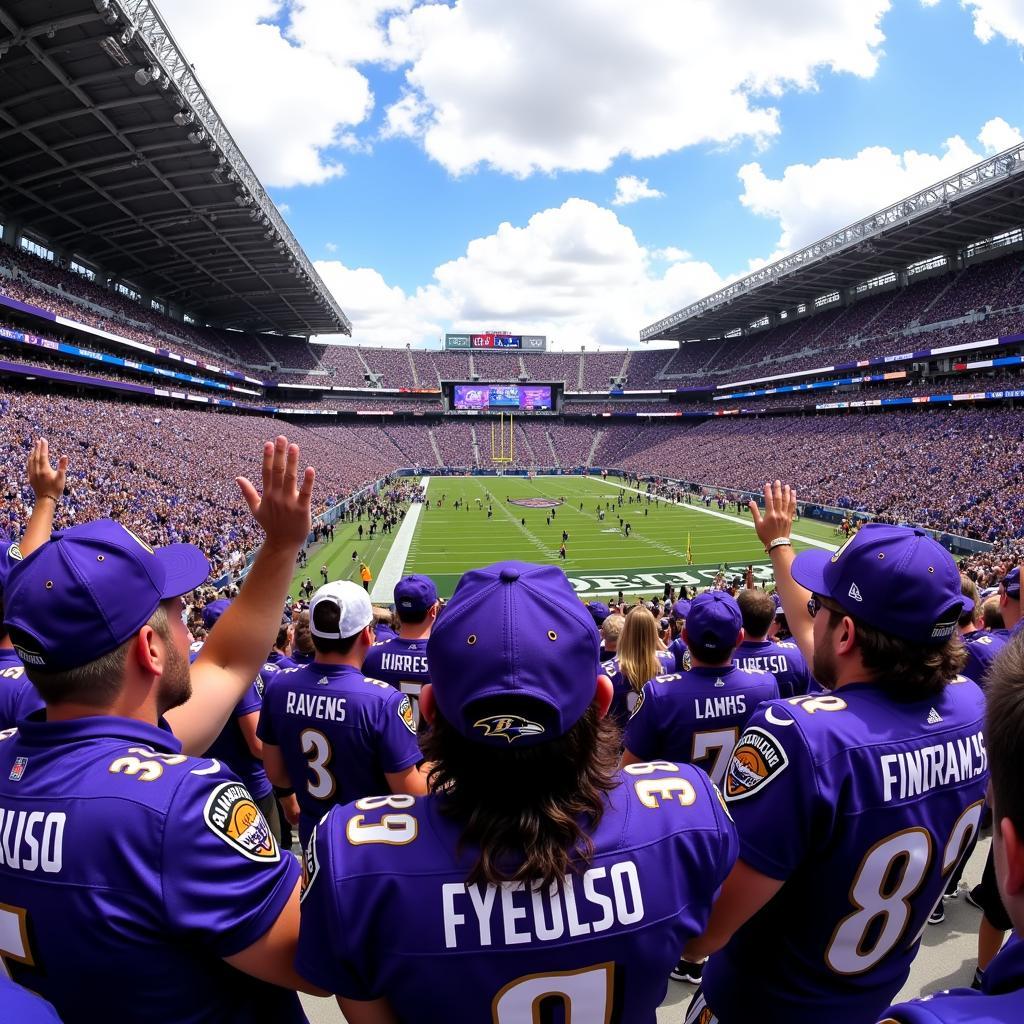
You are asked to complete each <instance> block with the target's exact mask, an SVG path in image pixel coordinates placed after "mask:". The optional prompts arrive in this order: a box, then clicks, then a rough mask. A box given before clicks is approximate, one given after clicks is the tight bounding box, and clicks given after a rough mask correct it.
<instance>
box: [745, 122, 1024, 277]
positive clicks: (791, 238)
mask: <svg viewBox="0 0 1024 1024" xmlns="http://www.w3.org/2000/svg"><path fill="white" fill-rule="evenodd" d="M1013 137H1016V138H1019V137H1020V132H1019V130H1018V129H1016V128H1013V127H1012V126H1011V125H1009V124H1007V123H1006V122H1005V121H1004V120H1003V119H1002V118H993V119H992V120H990V121H988V122H986V124H985V125H984V127H983V128H982V129H981V132H980V133H979V135H978V141H979V142H980V143H981V144H982V149H983V150H984V152H978V151H977V150H975V149H974V148H972V147H971V146H970V145H969V144H968V143H966V142H965V141H964V140H963V139H962V138H961V137H960V136H959V135H954V136H952V137H951V138H949V139H947V140H946V141H945V142H944V143H943V144H942V146H941V147H940V152H939V153H935V154H933V153H919V152H917V151H916V150H907V151H905V152H903V153H896V152H893V151H892V150H891V149H888V148H887V147H885V146H869V147H867V148H866V149H862V150H861V151H860V152H859V153H857V154H856V155H855V156H853V157H849V158H842V157H827V158H825V159H822V160H819V161H818V162H817V163H815V164H791V165H790V166H788V167H787V168H786V169H785V170H784V171H783V173H782V176H781V177H779V178H771V177H769V176H768V175H767V174H766V173H765V171H764V169H763V168H762V167H761V165H760V164H758V163H749V164H745V165H744V166H743V167H741V168H740V170H739V178H740V181H741V182H742V183H743V193H742V194H741V195H740V202H742V203H743V205H744V206H746V207H747V208H748V209H749V210H751V211H752V212H753V213H756V214H758V215H759V216H762V217H769V218H772V219H774V220H777V221H778V222H779V227H780V232H781V233H780V235H779V239H778V242H777V245H776V249H775V252H774V253H772V254H771V255H770V256H769V257H768V258H767V259H764V260H756V261H751V268H752V269H753V268H755V267H757V266H760V265H763V264H764V263H766V262H770V261H771V260H774V259H777V258H779V257H780V256H783V255H785V254H786V253H788V252H792V251H793V250H794V249H799V248H801V247H802V246H804V245H807V244H809V243H810V242H814V241H817V240H818V239H819V238H821V237H823V236H824V235H827V234H828V233H829V232H831V231H834V230H836V229H837V228H840V227H842V226H843V225H844V224H848V223H850V222H852V221H855V220H859V219H860V218H861V217H866V216H867V215H868V214H870V213H872V212H873V211H875V210H878V209H881V208H882V207H884V206H887V205H889V204H891V203H894V202H896V201H898V200H899V199H902V198H903V197H904V196H907V195H910V194H912V193H913V192H916V191H919V190H920V189H922V188H925V187H926V186H928V185H930V184H932V183H933V182H935V181H939V180H941V179H942V178H945V177H948V176H949V175H951V174H955V173H956V172H957V171H960V170H963V169H964V168H965V167H969V166H970V165H971V164H974V163H977V162H978V161H979V160H982V159H984V156H985V153H990V152H996V151H997V149H999V148H1003V145H1002V144H1003V143H1004V142H1005V140H1007V139H1010V138H1013ZM1005 144H1006V145H1010V144H1012V143H1010V142H1005ZM993 147H994V148H993Z"/></svg>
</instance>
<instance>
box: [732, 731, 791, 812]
mask: <svg viewBox="0 0 1024 1024" xmlns="http://www.w3.org/2000/svg"><path fill="white" fill-rule="evenodd" d="M788 764H789V758H788V757H787V756H786V751H785V750H783V748H782V744H781V743H779V741H778V740H777V739H776V738H775V737H774V736H773V735H772V734H771V733H770V732H766V731H765V730H764V729H759V728H757V727H756V726H752V727H751V728H749V729H747V731H746V732H745V733H744V734H743V735H742V736H741V737H740V740H739V743H737V744H736V749H735V750H734V751H733V752H732V761H731V762H730V763H729V771H728V772H727V773H726V776H725V798H726V800H743V799H745V798H746V797H748V796H752V795H753V794H754V793H756V792H758V790H761V789H763V788H764V787H765V786H766V785H767V784H768V783H769V782H770V781H771V780H772V779H774V778H775V776H777V775H778V774H779V773H780V772H782V771H784V770H785V768H786V766H787V765H788Z"/></svg>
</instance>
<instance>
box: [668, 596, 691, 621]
mask: <svg viewBox="0 0 1024 1024" xmlns="http://www.w3.org/2000/svg"><path fill="white" fill-rule="evenodd" d="M692 605H693V602H692V601H687V600H686V598H685V597H683V598H680V599H679V600H678V601H676V603H675V604H674V605H672V612H671V614H670V615H669V618H670V619H685V618H686V616H687V615H689V614H690V608H691V607H692Z"/></svg>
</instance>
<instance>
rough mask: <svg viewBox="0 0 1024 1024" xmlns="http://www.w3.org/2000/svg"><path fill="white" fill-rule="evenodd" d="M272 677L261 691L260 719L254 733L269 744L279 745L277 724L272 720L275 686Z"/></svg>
mask: <svg viewBox="0 0 1024 1024" xmlns="http://www.w3.org/2000/svg"><path fill="white" fill-rule="evenodd" d="M274 682H275V681H274V680H273V679H272V680H271V681H270V683H269V684H268V685H267V688H266V689H265V690H264V691H263V700H261V701H260V720H259V722H258V723H257V725H256V735H257V736H258V737H259V738H260V739H261V740H262V741H263V742H264V743H269V744H270V745H271V746H274V747H279V746H280V745H281V743H280V740H279V739H278V736H277V724H276V722H275V721H274V705H275V704H276V703H277V701H276V693H275V691H276V687H275V686H274Z"/></svg>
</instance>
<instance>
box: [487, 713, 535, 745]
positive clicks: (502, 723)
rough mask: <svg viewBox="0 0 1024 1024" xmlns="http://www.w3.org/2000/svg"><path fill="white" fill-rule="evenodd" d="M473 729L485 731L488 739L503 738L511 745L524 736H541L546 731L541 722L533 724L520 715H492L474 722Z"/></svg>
mask: <svg viewBox="0 0 1024 1024" xmlns="http://www.w3.org/2000/svg"><path fill="white" fill-rule="evenodd" d="M473 728H474V729H483V731H484V735H485V736H487V737H491V736H503V737H504V738H505V739H507V740H508V741H509V743H512V742H513V741H515V740H518V739H522V738H523V737H524V736H539V735H540V734H541V733H542V732H543V731H544V726H543V725H541V724H540V723H539V722H531V721H530V720H529V719H528V718H523V717H522V716H520V715H491V716H490V717H489V718H481V719H480V721H479V722H474V723H473Z"/></svg>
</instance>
